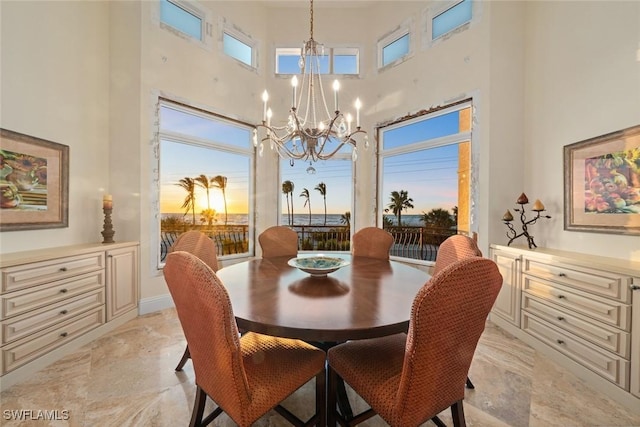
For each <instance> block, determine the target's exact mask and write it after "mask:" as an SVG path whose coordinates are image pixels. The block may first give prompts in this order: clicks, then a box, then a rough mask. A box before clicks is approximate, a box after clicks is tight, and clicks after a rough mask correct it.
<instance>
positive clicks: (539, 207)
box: [502, 193, 551, 249]
mask: <svg viewBox="0 0 640 427" xmlns="http://www.w3.org/2000/svg"><path fill="white" fill-rule="evenodd" d="M516 203H517V204H519V205H520V207H519V208H514V210H515V211H516V212H520V221H521V222H522V232H521V233H518V232H517V231H516V229H515V227H514V226H513V224H512V223H511V221H513V215H512V214H511V211H510V210H508V209H507V212H505V214H504V215H503V216H502V220H503V221H504V223H505V225H506V226H507V227H508V228H509V230H508V231H507V237H508V238H509V243H507V246H511V242H513V241H514V240H515V239H517V238H518V237H522V236H524V237H525V238H526V239H527V243H528V245H529V249H533V248H537V247H538V246H536V243H535V242H534V241H533V236H532V235H530V234H529V230H528V228H527V227H528V226H529V225H533V224H535V223H536V221H538V219H539V218H551V217H550V216H549V215H541V214H540V212H544V205H543V204H542V202H541V201H540V200H536V201H535V203H534V204H533V206H532V208H531V210H532V211H534V212H535V213H536V216H535V217H533V218H532V219H530V220H528V221H527V217H526V214H525V211H524V205H526V204H528V203H529V199H528V198H527V195H526V194H524V193H522V194H521V195H520V197H518V200H517V201H516Z"/></svg>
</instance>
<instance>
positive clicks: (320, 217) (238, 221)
mask: <svg viewBox="0 0 640 427" xmlns="http://www.w3.org/2000/svg"><path fill="white" fill-rule="evenodd" d="M170 216H175V217H178V218H180V217H183V214H182V213H163V214H162V218H167V217H170ZM287 216H288V215H287V214H286V213H285V214H284V215H281V217H280V224H282V225H288V224H289V220H288V218H287ZM385 217H388V218H389V219H391V221H392V223H393V224H396V222H397V219H396V217H395V216H393V215H385ZM184 218H185V220H190V219H191V215H186V216H185V217H184ZM421 218H422V215H402V225H405V226H416V227H419V226H422V225H424V224H423V223H422V221H421ZM199 219H200V217H199V216H198V215H197V214H196V221H198V220H199ZM216 219H217V222H216V223H215V224H224V214H222V215H221V214H218V215H217V216H216ZM248 222H249V221H248V216H247V214H229V215H228V222H227V223H228V224H229V225H246V224H247V223H248ZM309 224H311V225H324V214H311V223H309V214H294V215H293V225H309ZM326 225H328V226H344V225H345V224H344V223H343V222H342V215H341V214H327V223H326Z"/></svg>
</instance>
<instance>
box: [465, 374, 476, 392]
mask: <svg viewBox="0 0 640 427" xmlns="http://www.w3.org/2000/svg"><path fill="white" fill-rule="evenodd" d="M467 388H470V389H472V390H473V389H474V388H476V387H475V386H474V385H473V383H472V382H471V380H470V379H469V377H467Z"/></svg>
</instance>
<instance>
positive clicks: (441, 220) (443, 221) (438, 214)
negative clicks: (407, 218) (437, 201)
mask: <svg viewBox="0 0 640 427" xmlns="http://www.w3.org/2000/svg"><path fill="white" fill-rule="evenodd" d="M422 222H424V225H425V226H427V227H432V228H445V229H449V228H451V227H453V226H454V225H456V223H455V221H454V220H453V218H452V217H451V214H450V213H449V211H448V210H446V209H442V208H435V209H431V210H430V211H429V212H427V213H424V212H422Z"/></svg>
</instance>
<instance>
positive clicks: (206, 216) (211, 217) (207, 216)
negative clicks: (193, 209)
mask: <svg viewBox="0 0 640 427" xmlns="http://www.w3.org/2000/svg"><path fill="white" fill-rule="evenodd" d="M215 218H216V210H215V209H205V210H203V211H202V212H200V222H201V223H203V224H204V223H206V224H207V225H208V226H209V227H211V226H212V225H213V221H215V220H216V219H215Z"/></svg>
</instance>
